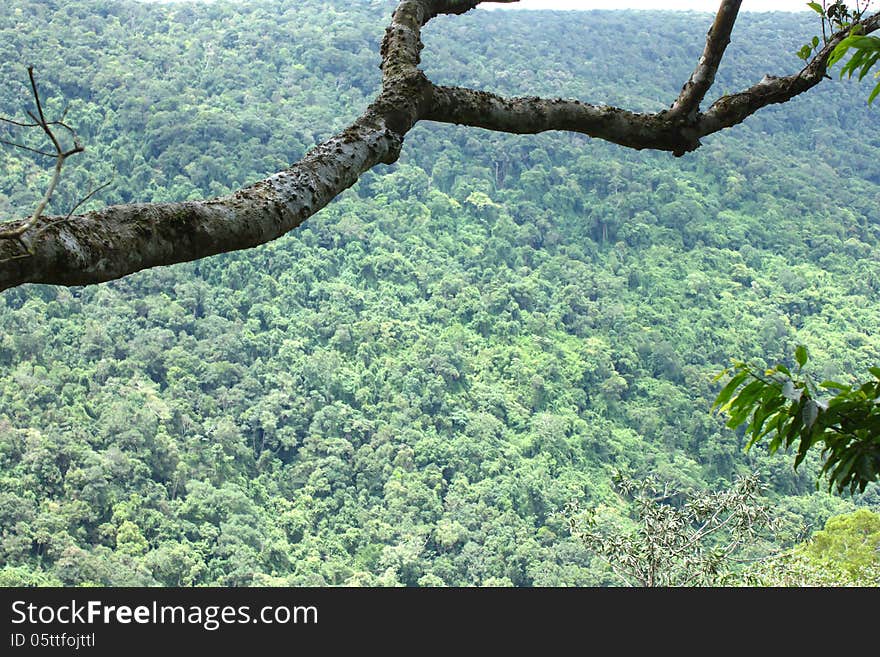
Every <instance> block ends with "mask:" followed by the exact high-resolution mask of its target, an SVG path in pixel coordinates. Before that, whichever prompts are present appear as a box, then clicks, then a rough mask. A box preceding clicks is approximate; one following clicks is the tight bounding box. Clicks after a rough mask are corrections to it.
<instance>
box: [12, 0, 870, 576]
mask: <svg viewBox="0 0 880 657" xmlns="http://www.w3.org/2000/svg"><path fill="white" fill-rule="evenodd" d="M392 5H393V3H389V2H341V1H334V2H323V1H322V2H317V1H315V0H306V1H303V0H281V1H277V2H271V3H270V2H249V3H242V4H229V3H222V2H221V3H212V4H208V5H190V4H187V5H179V6H177V5H139V4H134V3H131V2H110V1H109V0H79V1H75V2H53V1H50V0H30V1H28V0H9V1H8V2H5V3H3V4H2V6H0V79H2V81H3V84H2V85H0V115H4V116H12V117H15V116H21V115H22V112H23V108H24V107H25V106H26V104H27V102H28V97H27V86H26V82H27V74H26V70H25V67H26V65H27V64H33V65H34V66H35V67H36V73H37V77H38V81H39V83H40V88H41V91H42V94H43V95H44V97H45V99H46V100H47V104H48V105H49V107H50V109H60V108H61V107H62V106H63V105H64V103H65V102H67V101H69V103H70V110H69V113H68V120H69V121H70V122H71V123H73V124H74V125H76V126H77V127H78V128H79V131H80V134H81V136H82V138H83V141H84V142H85V143H86V145H87V148H88V151H87V152H86V153H85V154H83V155H81V156H77V157H75V158H72V159H71V160H70V161H69V163H68V166H69V169H66V170H65V180H64V185H63V188H62V190H61V192H60V193H59V194H58V196H57V198H56V200H55V203H54V211H55V212H60V213H64V212H66V211H67V209H68V208H69V207H70V206H71V205H72V204H73V203H75V202H76V200H77V199H78V198H79V197H80V196H81V195H82V192H83V190H86V189H88V187H89V181H92V183H93V184H94V185H98V184H101V183H102V182H104V181H106V180H107V179H109V178H111V177H112V178H113V180H114V184H113V186H112V187H111V188H109V189H107V190H105V191H103V192H102V193H101V194H100V202H103V203H113V202H129V201H161V200H168V199H184V198H188V197H198V196H203V195H213V194H218V193H222V192H225V191H227V190H230V189H233V188H237V187H239V186H241V185H243V184H246V183H248V182H250V181H253V180H256V179H258V178H260V177H262V176H264V175H266V174H268V173H271V172H273V171H275V170H278V169H279V168H281V167H283V166H284V165H285V163H287V162H290V161H293V160H294V159H296V158H297V157H299V156H300V155H301V154H303V153H304V152H305V150H306V149H307V148H308V147H310V146H311V145H313V144H314V143H315V142H316V140H319V139H322V138H324V137H327V136H328V135H329V134H331V132H333V131H335V130H338V129H340V128H342V127H343V126H344V125H346V124H347V122H349V121H350V120H351V119H353V118H354V117H355V116H356V115H357V114H359V113H360V111H361V110H362V109H363V107H364V106H365V105H366V103H368V102H369V99H370V98H371V96H372V95H373V93H374V92H375V91H376V88H377V83H378V79H379V72H378V70H377V65H378V61H379V59H378V40H379V39H380V38H381V35H382V34H383V30H384V27H385V23H386V21H387V17H388V15H389V13H390V11H391V8H392ZM709 20H710V19H709V17H708V16H707V17H703V19H699V20H698V19H696V18H695V17H694V16H693V15H690V14H678V15H676V14H657V15H655V16H652V17H651V18H650V20H646V19H645V18H644V15H643V14H640V18H639V20H637V21H636V20H633V15H632V14H627V13H595V14H593V13H588V14H569V13H548V14H546V15H542V16H541V18H540V20H537V19H536V18H535V17H534V15H533V14H528V15H520V14H517V13H504V14H503V15H502V14H501V13H500V12H495V13H490V12H474V13H472V14H471V15H468V16H465V17H458V18H454V19H453V18H448V19H442V20H437V21H436V22H432V23H431V25H430V26H429V28H428V29H427V31H426V32H427V33H426V42H427V47H426V49H425V52H424V53H423V62H424V66H425V68H426V70H427V72H428V74H429V75H430V76H431V77H432V78H433V79H434V80H435V81H437V82H445V83H448V84H469V85H474V86H479V87H483V88H487V89H491V90H496V91H500V92H504V93H516V94H528V93H540V94H548V95H549V94H554V95H563V96H568V97H579V98H582V99H583V100H586V101H590V102H594V103H602V102H607V103H609V104H620V105H623V106H627V107H630V108H634V109H643V110H655V109H659V108H660V107H662V106H663V104H664V103H666V102H667V101H668V100H670V99H671V98H673V97H674V96H675V94H677V93H678V91H679V89H680V87H681V84H682V82H683V81H684V80H685V79H687V76H688V75H689V73H690V72H691V70H692V68H693V65H694V62H695V61H696V59H697V57H698V56H699V52H700V50H701V48H702V41H703V39H704V36H705V32H706V28H707V25H708V21H709ZM813 20H814V19H813V17H811V16H810V15H808V14H805V15H804V16H802V17H800V16H791V15H786V14H746V15H744V16H743V17H742V18H741V24H740V25H738V27H737V30H736V31H735V34H734V43H733V44H732V46H731V49H730V52H729V55H728V57H729V59H728V61H727V62H726V63H725V65H724V67H723V68H722V70H721V71H720V72H719V80H718V83H717V87H718V90H719V93H720V92H723V91H733V90H735V89H737V88H739V87H742V86H745V85H749V84H752V83H753V82H755V81H756V80H758V79H760V78H761V77H762V76H763V75H764V74H765V73H774V74H781V73H783V72H787V71H791V70H795V69H796V67H798V66H799V65H800V61H799V60H798V59H797V57H796V55H795V54H794V53H795V52H796V51H797V48H798V47H799V45H800V44H801V43H802V42H803V39H804V38H805V35H810V34H812V33H813V31H814V29H815V26H814V25H813V24H812V22H813ZM634 25H635V26H636V28H635V31H633V26H634ZM640 26H650V31H648V27H640ZM621 34H626V35H627V38H626V39H625V40H624V41H621V36H620V35H621ZM876 111H877V109H876V104H875V105H874V106H868V105H867V104H866V103H865V87H864V86H862V87H860V86H859V85H858V84H856V83H855V82H852V83H847V82H838V81H836V80H835V81H834V82H827V83H823V85H821V88H819V89H816V90H814V91H812V92H810V93H809V94H807V95H806V97H803V98H799V99H797V100H795V101H794V102H792V103H789V104H787V105H784V106H778V107H774V108H769V109H767V110H765V111H762V112H761V113H760V114H759V115H758V116H755V117H752V118H750V119H749V120H748V121H747V122H746V124H745V125H742V126H739V127H737V128H735V129H733V130H732V131H730V132H728V133H725V134H721V135H716V136H713V137H711V138H710V139H708V140H707V143H706V144H705V146H704V148H702V149H700V150H699V151H698V152H697V153H695V154H693V155H689V156H687V157H684V158H680V159H675V158H672V157H671V156H668V155H666V154H656V153H638V152H632V151H626V150H624V149H622V148H619V147H616V146H613V145H609V144H605V143H599V142H592V141H591V140H589V139H587V138H583V137H580V136H572V135H563V134H548V135H541V136H537V137H516V136H509V135H496V134H489V133H486V132H483V131H479V130H473V129H458V128H453V127H449V126H433V125H427V124H426V125H420V126H418V127H417V128H416V130H415V131H414V132H413V133H412V134H411V137H410V138H409V139H408V141H407V144H406V146H405V148H404V152H403V157H402V159H401V161H400V162H399V163H398V164H397V165H395V166H393V167H383V168H382V169H381V170H377V171H375V172H373V173H371V174H369V175H367V176H366V177H365V178H364V179H363V180H362V181H361V182H360V183H359V184H358V185H357V186H356V187H355V188H354V189H353V190H350V191H349V192H347V193H346V194H344V195H343V196H342V197H341V198H340V199H337V201H335V202H334V203H333V204H332V205H331V206H330V207H328V208H327V209H325V210H324V211H322V212H321V213H320V214H319V215H317V216H316V217H313V218H312V219H310V220H309V221H308V222H307V224H305V225H304V226H303V227H302V228H301V229H299V230H297V231H295V232H294V233H293V234H291V235H289V236H287V237H285V238H283V239H281V240H278V241H276V242H274V243H272V244H268V245H266V246H263V247H260V248H258V249H255V250H252V251H248V252H242V253H236V254H228V255H224V256H218V257H215V258H211V259H208V260H204V261H201V262H197V263H189V264H183V265H180V266H175V267H171V268H162V269H156V270H152V271H147V272H143V273H140V274H137V275H134V276H131V277H128V278H126V279H123V280H121V281H117V282H113V283H109V284H104V285H100V286H92V287H86V288H73V289H66V288H58V287H48V286H29V287H26V288H21V289H15V290H10V291H6V292H4V293H2V294H0V564H2V566H3V567H2V570H0V583H3V584H22V583H32V584H46V583H63V584H71V585H83V584H98V585H110V584H115V585H129V584H131V585H141V584H150V585H153V584H157V585H190V584H218V585H253V584H278V585H316V584H317V585H323V584H330V585H337V584H347V585H355V584H362V585H373V586H376V585H397V584H404V585H422V586H430V585H443V584H450V585H517V586H527V585H563V584H564V585H601V584H617V583H618V581H617V580H615V579H614V577H613V575H612V574H611V573H610V572H609V571H608V569H607V568H606V567H605V565H604V563H600V561H599V560H598V559H594V558H593V557H592V555H591V553H590V551H589V550H588V549H587V547H586V546H585V545H584V544H583V543H582V542H581V541H580V540H578V539H577V538H576V537H573V536H571V535H570V532H569V524H568V521H567V518H566V516H565V508H566V505H567V504H568V503H569V502H571V501H572V500H578V501H579V502H580V503H581V504H583V505H584V506H585V507H593V506H597V505H606V506H608V507H613V508H619V507H620V506H621V505H622V504H624V501H623V499H622V498H620V497H618V496H617V494H616V493H615V491H614V489H613V486H612V473H613V471H614V470H617V469H619V470H621V471H624V472H626V473H627V474H628V475H629V476H631V477H634V478H644V477H647V476H649V475H653V476H655V477H656V478H658V479H659V480H661V481H670V482H672V484H673V485H674V486H675V487H676V488H678V489H710V488H711V489H713V490H722V489H724V488H725V487H728V486H730V485H731V484H732V483H733V482H734V481H735V480H736V478H737V477H738V476H741V475H747V474H748V473H750V472H752V471H754V470H757V471H759V472H761V473H762V481H763V482H764V483H766V484H767V485H769V487H770V489H769V491H768V492H767V500H766V501H767V502H769V503H772V508H773V510H774V511H775V512H776V513H777V514H778V515H779V517H780V518H781V520H782V521H784V524H785V526H787V527H789V533H788V534H786V533H785V532H782V533H780V534H779V537H778V539H777V540H778V543H777V544H776V545H774V546H772V547H773V548H774V549H775V548H779V549H782V548H786V547H788V546H790V545H792V544H794V543H795V542H797V541H800V540H803V536H802V535H801V534H799V533H798V532H799V528H801V527H803V526H807V527H810V528H813V529H818V528H819V527H822V526H824V525H825V522H826V521H827V520H828V519H829V518H831V517H833V516H835V515H839V514H842V513H851V512H853V511H855V510H856V509H857V508H864V509H866V510H867V509H875V510H876V508H877V505H878V504H880V494H878V488H877V486H876V485H875V486H870V487H868V488H867V489H866V491H865V492H864V493H862V494H859V495H856V496H852V497H849V496H848V497H839V496H833V495H830V494H828V493H826V492H825V491H824V487H823V488H821V489H819V490H817V487H816V477H817V475H818V472H819V467H820V459H819V455H818V454H812V453H811V454H809V455H808V456H807V458H806V459H805V461H804V462H803V463H802V464H801V465H800V466H799V468H798V470H796V471H795V470H794V469H793V467H792V464H793V460H794V455H793V454H785V453H783V450H780V452H779V453H777V454H775V455H770V454H768V453H767V451H766V449H764V448H763V447H762V446H761V445H756V446H755V447H754V448H753V449H752V450H750V451H749V452H748V453H745V451H744V449H743V448H744V445H745V442H746V438H745V437H744V436H743V435H742V432H740V433H739V434H737V433H735V432H733V431H731V430H729V429H727V428H726V427H725V426H724V420H723V418H719V417H716V416H713V415H711V414H710V408H711V405H712V400H713V399H714V398H715V396H716V395H717V393H718V390H719V387H720V386H719V384H715V383H713V382H712V378H713V376H714V375H715V374H716V373H717V372H718V371H720V370H721V369H723V368H724V367H725V366H726V365H728V364H729V363H730V361H731V360H732V359H734V358H735V359H738V360H747V361H749V362H753V363H756V364H757V366H758V367H766V366H767V365H768V364H770V363H776V362H787V359H789V358H790V357H791V354H793V353H794V350H795V347H796V346H797V345H798V344H806V345H808V346H809V348H810V353H811V366H812V367H813V368H814V370H815V371H816V372H817V373H818V375H819V376H820V377H821V378H822V379H826V378H827V379H834V380H838V381H842V382H844V383H850V382H852V378H853V377H854V376H859V375H860V374H861V373H862V372H864V371H865V370H866V368H867V367H868V366H872V365H875V364H877V363H880V300H878V291H880V241H878V237H880V235H878V232H880V204H878V203H877V199H878V198H880V158H878V156H877V154H878V149H880V133H878V131H877V130H876V116H877V114H876ZM4 134H8V133H4ZM47 178H48V171H46V170H45V166H44V163H42V162H40V161H39V158H37V157H36V156H33V157H32V156H31V155H29V154H26V153H24V152H20V151H12V150H10V149H4V150H3V151H2V152H0V215H2V216H21V215H24V214H26V213H27V212H28V210H29V208H31V207H33V204H34V202H35V201H36V200H37V199H38V198H39V197H40V196H41V195H42V193H43V184H44V182H45V180H47ZM89 207H94V205H91V206H89ZM820 380H821V379H820ZM832 554H833V553H832ZM847 558H848V557H847Z"/></svg>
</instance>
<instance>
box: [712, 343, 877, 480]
mask: <svg viewBox="0 0 880 657" xmlns="http://www.w3.org/2000/svg"><path fill="white" fill-rule="evenodd" d="M795 360H796V361H797V369H796V371H795V372H792V371H791V370H790V369H789V368H787V367H786V366H785V365H776V366H775V367H772V368H770V369H768V370H761V369H759V368H757V367H754V366H752V365H749V364H748V363H743V362H737V363H734V365H733V366H732V367H730V368H727V369H725V370H724V371H723V372H721V373H720V374H719V375H718V376H717V377H716V378H715V381H719V380H721V379H722V378H723V377H725V376H730V377H731V378H730V380H729V381H728V382H727V384H726V385H725V386H724V387H723V388H722V389H721V392H719V393H718V396H717V397H716V399H715V402H714V403H713V405H712V410H713V411H717V412H720V413H725V414H727V415H728V420H727V426H728V427H729V428H731V429H736V428H738V427H740V426H743V425H745V433H746V436H747V437H748V442H747V443H746V449H747V450H748V449H750V448H751V447H752V446H753V445H755V444H757V443H759V442H761V441H762V440H764V439H765V438H767V437H768V436H771V435H772V437H771V438H770V440H769V443H768V447H769V450H770V453H771V454H772V453H775V452H776V451H777V450H778V449H779V448H780V447H782V448H785V449H788V448H789V447H791V446H792V445H794V444H795V443H797V455H796V457H795V461H794V467H795V468H797V467H798V466H799V465H800V464H801V463H802V462H803V460H804V458H805V457H806V455H807V453H808V452H809V451H810V449H811V448H813V447H817V446H820V445H821V449H822V456H823V457H824V459H825V462H824V464H823V466H822V474H823V475H827V476H828V479H829V483H828V488H829V489H831V488H834V487H836V488H837V491H838V492H839V493H842V492H844V491H845V490H846V489H847V488H848V489H849V491H850V492H851V493H854V492H855V491H856V490H859V491H864V490H865V487H866V486H867V485H868V484H869V483H871V482H872V481H876V480H877V479H878V475H880V404H878V400H880V368H878V367H871V368H869V371H870V373H871V375H872V376H873V377H874V379H873V380H870V381H867V382H865V383H862V384H859V385H853V386H850V385H847V384H845V383H839V382H837V381H822V382H820V383H818V384H817V383H816V382H815V381H814V380H813V378H812V377H810V376H809V374H807V373H806V372H805V371H804V367H805V366H806V364H807V361H808V360H809V353H808V351H807V348H806V347H804V346H803V345H801V346H799V347H798V348H797V350H796V351H795Z"/></svg>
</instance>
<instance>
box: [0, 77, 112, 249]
mask: <svg viewBox="0 0 880 657" xmlns="http://www.w3.org/2000/svg"><path fill="white" fill-rule="evenodd" d="M28 78H29V79H30V83H31V93H32V94H33V97H34V104H35V105H36V106H37V113H36V114H34V113H33V112H31V111H30V110H27V115H28V116H29V117H31V119H33V121H34V123H33V124H32V125H31V124H26V123H21V122H18V121H12V120H10V119H4V121H6V122H7V123H10V124H13V125H17V126H20V127H24V128H36V127H39V128H40V129H42V131H43V132H44V133H45V134H46V136H47V137H48V138H49V141H51V142H52V145H53V146H54V147H55V153H54V154H53V153H47V152H45V151H40V150H37V149H35V148H30V147H29V146H24V145H22V144H16V143H13V142H8V141H5V140H0V143H4V144H7V145H9V146H15V147H17V148H22V149H24V150H26V151H30V152H32V153H36V154H38V155H44V156H47V157H54V158H55V168H54V170H53V171H52V178H51V180H50V181H49V186H48V187H47V188H46V192H45V193H44V194H43V198H42V199H41V200H40V202H39V204H38V205H37V207H36V209H35V210H34V212H33V214H32V215H31V216H30V218H29V219H27V220H26V221H25V222H23V223H22V224H21V225H20V226H19V227H18V228H13V229H11V230H6V231H0V238H2V239H9V238H18V239H19V241H21V242H22V244H23V246H24V247H25V248H26V249H27V251H28V253H30V251H31V248H30V245H29V244H27V243H25V242H24V241H23V240H22V239H21V238H22V235H24V233H25V232H26V231H28V230H29V229H30V228H32V227H33V225H34V224H36V223H37V221H38V220H39V219H40V217H41V216H42V214H43V211H44V210H45V209H46V206H47V205H49V201H50V200H51V199H52V194H53V193H54V192H55V188H56V187H57V186H58V181H59V180H60V179H61V169H62V167H63V166H64V161H65V160H66V159H67V158H68V157H70V156H71V155H74V154H76V153H81V152H82V151H83V150H85V149H84V148H83V146H82V144H80V143H79V139H78V138H77V136H76V132H75V131H74V130H73V128H71V127H70V126H69V125H67V124H66V123H64V122H63V121H61V120H58V121H47V120H46V114H45V112H44V111H43V103H42V101H41V100H40V92H39V90H38V89H37V81H36V79H35V78H34V67H33V66H28ZM66 114H67V109H66V108H65V110H64V112H63V113H62V115H61V118H62V119H63V118H64V116H65V115H66ZM51 126H60V127H62V128H64V129H65V130H67V131H68V132H70V134H71V135H72V137H73V147H72V148H69V149H67V150H64V148H62V146H61V142H60V141H59V140H58V138H57V137H56V136H55V133H54V132H53V131H52V127H51ZM107 184H109V183H107ZM103 187H106V185H104V186H103ZM103 187H100V188H99V189H103ZM96 191H98V190H95V192H96ZM95 192H90V193H89V195H88V196H86V198H84V199H83V200H82V201H80V202H79V203H77V205H75V206H74V208H73V209H74V210H76V208H78V207H79V206H80V205H82V204H83V203H84V202H85V201H86V200H88V199H89V198H90V197H91V196H92V195H93V194H94V193H95ZM72 213H73V211H71V214H72ZM69 218H70V214H68V215H67V217H65V218H64V220H65V221H66V220H67V219H69ZM22 257H24V256H22Z"/></svg>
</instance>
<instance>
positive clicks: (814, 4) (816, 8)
mask: <svg viewBox="0 0 880 657" xmlns="http://www.w3.org/2000/svg"><path fill="white" fill-rule="evenodd" d="M807 7H809V8H810V9H812V10H813V11H815V12H816V13H817V14H819V15H820V16H824V15H825V12H824V11H823V10H822V5H820V4H819V3H818V2H808V3H807Z"/></svg>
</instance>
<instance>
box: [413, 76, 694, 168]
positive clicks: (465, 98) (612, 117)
mask: <svg viewBox="0 0 880 657" xmlns="http://www.w3.org/2000/svg"><path fill="white" fill-rule="evenodd" d="M432 100H433V102H432V104H431V108H430V110H429V111H428V113H427V114H426V115H425V116H424V118H425V119H426V120H429V121H438V122H442V123H457V124H461V125H468V126H473V127H478V128H485V129H487V130H495V131H498V132H510V133H514V134H535V133H539V132H544V131H547V130H566V131H570V132H580V133H583V134H585V135H589V136H590V137H596V138H599V139H604V140H605V141H610V142H614V143H615V144H620V145H621V146H627V147H629V148H635V149H643V148H651V149H656V150H663V151H673V152H676V153H684V152H686V151H692V150H694V149H696V148H697V147H698V146H699V142H698V141H697V140H696V139H695V138H692V137H691V135H690V134H689V132H688V131H686V130H683V129H682V127H681V124H680V122H678V121H676V120H675V117H674V116H673V115H672V114H671V113H669V112H660V113H657V114H638V113H635V112H630V111H627V110H623V109H620V108H618V107H608V106H607V105H600V106H596V105H589V104H587V103H582V102H580V101H578V100H562V99H558V98H555V99H546V98H537V97H527V98H504V97H503V96H498V95H496V94H492V93H487V92H485V91H475V90H473V89H463V88H461V87H437V86H435V87H434V89H433V96H432Z"/></svg>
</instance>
